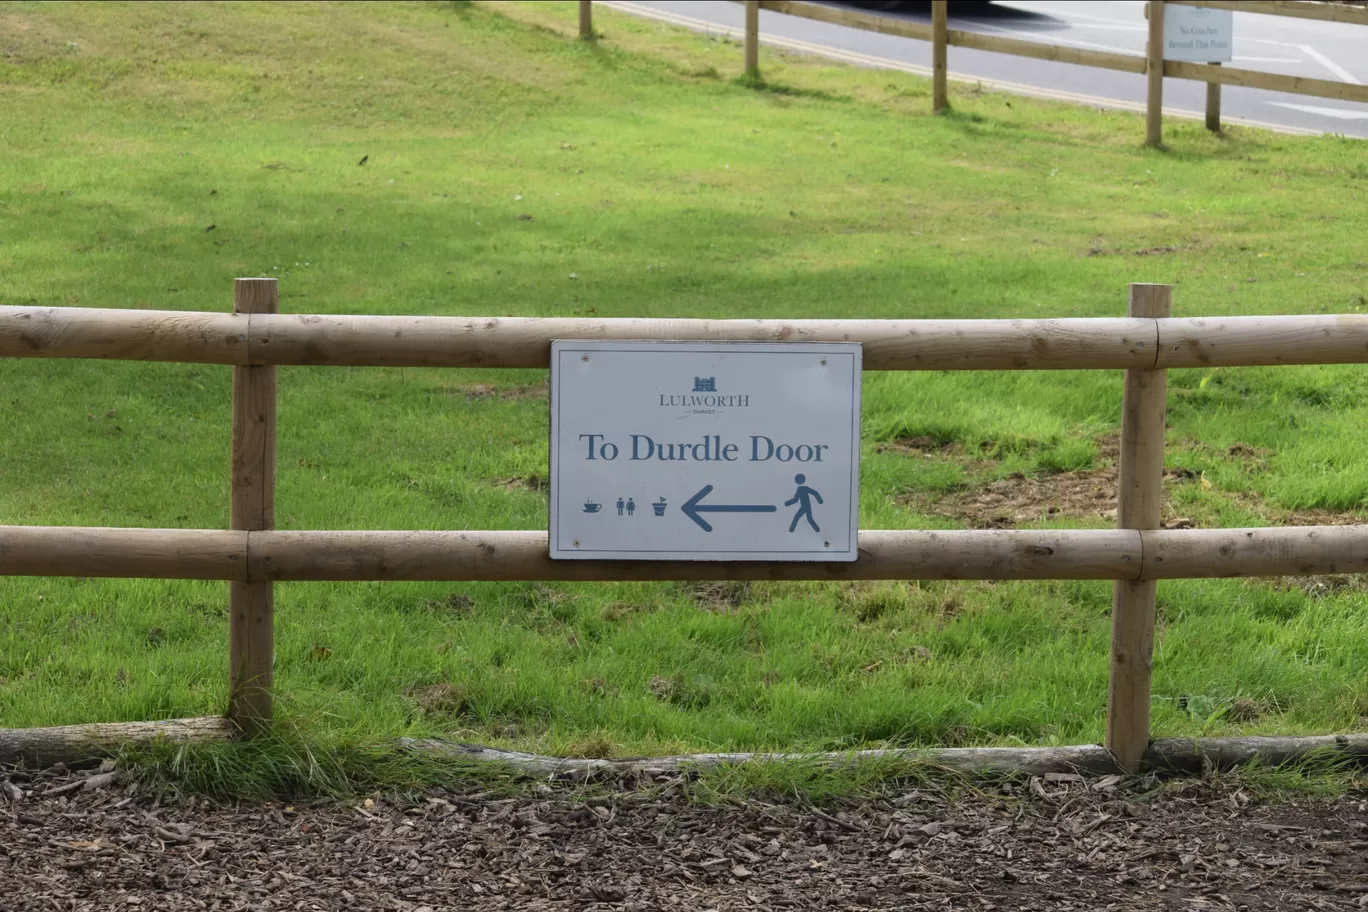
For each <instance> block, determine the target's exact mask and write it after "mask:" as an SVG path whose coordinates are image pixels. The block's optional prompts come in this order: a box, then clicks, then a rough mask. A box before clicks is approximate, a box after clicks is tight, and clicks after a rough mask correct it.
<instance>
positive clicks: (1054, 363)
mask: <svg viewBox="0 0 1368 912" xmlns="http://www.w3.org/2000/svg"><path fill="white" fill-rule="evenodd" d="M555 339H621V340H642V339H646V340H650V339H659V340H678V339H688V340H690V341H696V342H860V343H862V344H863V345H864V366H865V368H866V369H868V370H1091V369H1107V368H1111V369H1118V370H1119V369H1133V368H1181V367H1242V366H1261V365H1275V364H1276V365H1283V364H1363V363H1368V315H1361V314H1345V315H1336V316H1321V315H1308V316H1272V317H1202V318H1159V319H1151V318H1143V319H1142V318H1131V317H1085V318H1078V319H1062V320H663V319H630V318H607V319H591V318H559V317H548V318H541V317H378V316H333V315H325V314H288V315H287V314H224V313H202V312H182V311H148V310H114V309H107V310H101V309H95V308H81V307H6V306H0V357H9V358H94V359H105V360H123V361H180V362H197V363H203V364H231V365H237V366H245V365H266V364H279V365H291V364H293V365H333V366H351V367H491V368H492V367H499V368H503V367H522V368H544V367H547V366H548V365H549V364H550V361H551V342H552V340H555Z"/></svg>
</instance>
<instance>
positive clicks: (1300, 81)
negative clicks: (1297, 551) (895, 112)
mask: <svg viewBox="0 0 1368 912" xmlns="http://www.w3.org/2000/svg"><path fill="white" fill-rule="evenodd" d="M737 2H744V3H745V7H746V24H745V66H746V73H747V74H748V75H749V76H751V77H752V78H758V77H759V75H760V62H759V61H760V57H759V50H758V49H759V43H760V10H762V9H763V10H769V11H772V12H776V13H783V14H784V15H788V16H798V17H801V18H804V19H812V20H814V21H816V22H827V23H830V24H832V25H843V26H846V27H848V28H857V29H863V30H865V31H871V32H882V33H883V34H886V35H899V36H902V37H904V38H917V39H920V40H922V41H930V42H931V73H932V75H931V80H932V90H931V108H932V110H933V111H935V112H936V113H940V112H941V111H943V110H945V109H946V107H947V106H948V104H949V91H948V86H947V83H946V80H947V72H948V71H947V62H948V61H947V48H948V47H951V46H953V47H964V48H973V49H975V50H980V51H993V52H995V53H999V54H1012V55H1015V56H1017V57H1032V58H1035V59H1037V60H1053V61H1057V62H1060V63H1074V64H1078V65H1080V66H1090V67H1100V68H1102V69H1108V70H1119V71H1121V72H1125V73H1136V74H1142V75H1144V76H1145V78H1146V91H1145V144H1146V145H1151V146H1157V145H1160V144H1161V142H1162V141H1163V99H1164V77H1165V76H1168V77H1172V78H1176V79H1194V80H1197V81H1198V82H1205V83H1206V84H1207V96H1206V125H1207V128H1208V129H1210V130H1213V131H1218V132H1219V131H1220V129H1221V86H1222V85H1236V86H1246V87H1248V88H1252V89H1268V90H1270V91H1274V92H1289V93H1292V94H1295V95H1313V96H1316V97H1319V98H1336V99H1340V100H1342V101H1358V102H1364V103H1368V86H1362V85H1354V84H1353V83H1348V82H1336V81H1334V80H1330V79H1312V78H1310V77H1306V76H1286V75H1283V74H1280V73H1264V72H1260V71H1258V70H1245V69H1238V68H1235V67H1224V66H1221V65H1220V64H1219V63H1188V62H1185V61H1179V60H1165V59H1164V7H1165V5H1181V6H1201V7H1207V8H1209V9H1222V10H1233V11H1237V12H1246V13H1263V14H1267V15H1272V16H1290V17H1294V18H1299V19H1318V20H1322V21H1330V22H1340V23H1344V24H1345V25H1368V7H1351V6H1344V5H1337V4H1328V3H1318V2H1310V0H1168V2H1167V4H1166V3H1165V0H1150V2H1149V3H1148V4H1147V5H1146V11H1145V15H1146V17H1147V18H1148V20H1149V36H1148V41H1147V42H1146V51H1145V56H1143V57H1140V56H1137V55H1134V54H1118V53H1116V52H1114V51H1099V50H1091V49H1087V48H1074V47H1065V46H1063V45H1057V44H1047V43H1045V42H1038V41H1026V40H1023V39H1020V38H1006V37H1002V36H999V35H984V34H981V33H979V32H971V31H966V30H963V29H952V28H949V27H948V13H947V9H948V7H947V0H932V3H931V23H930V24H929V25H928V24H926V23H922V22H912V21H909V20H907V19H899V18H893V17H889V16H878V15H874V14H872V13H865V12H861V11H859V10H853V9H845V8H840V7H835V6H827V5H825V4H821V3H808V2H803V0H737ZM591 7H592V4H591V2H590V0H579V17H580V18H579V22H580V37H581V38H592V37H593V28H592V21H591V19H592V13H591ZM1364 38H1365V41H1366V42H1368V33H1365V36H1364ZM1236 40H1238V37H1237V39H1236Z"/></svg>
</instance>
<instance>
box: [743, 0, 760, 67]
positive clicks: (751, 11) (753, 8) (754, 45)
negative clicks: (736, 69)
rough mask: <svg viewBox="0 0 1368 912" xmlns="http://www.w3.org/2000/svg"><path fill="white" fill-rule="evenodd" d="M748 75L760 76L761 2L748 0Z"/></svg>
mask: <svg viewBox="0 0 1368 912" xmlns="http://www.w3.org/2000/svg"><path fill="white" fill-rule="evenodd" d="M746 75H747V76H749V77H750V78H751V79H758V78H760V2H759V0H746Z"/></svg>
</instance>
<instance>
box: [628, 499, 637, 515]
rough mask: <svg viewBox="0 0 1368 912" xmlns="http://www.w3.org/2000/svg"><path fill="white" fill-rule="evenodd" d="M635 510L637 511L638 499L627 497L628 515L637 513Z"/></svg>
mask: <svg viewBox="0 0 1368 912" xmlns="http://www.w3.org/2000/svg"><path fill="white" fill-rule="evenodd" d="M635 512H636V501H635V500H632V498H630V497H629V498H627V515H628V516H631V515H632V514H633V513H635Z"/></svg>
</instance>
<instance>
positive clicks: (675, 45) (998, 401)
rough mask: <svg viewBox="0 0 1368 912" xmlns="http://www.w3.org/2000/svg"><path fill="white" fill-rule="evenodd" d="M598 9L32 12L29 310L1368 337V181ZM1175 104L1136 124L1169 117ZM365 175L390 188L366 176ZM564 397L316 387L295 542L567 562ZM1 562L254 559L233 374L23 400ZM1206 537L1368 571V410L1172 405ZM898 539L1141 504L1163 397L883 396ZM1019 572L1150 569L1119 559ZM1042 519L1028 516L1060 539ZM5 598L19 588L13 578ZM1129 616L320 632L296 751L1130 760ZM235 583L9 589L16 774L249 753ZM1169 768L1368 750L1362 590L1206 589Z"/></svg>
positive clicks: (9, 385)
mask: <svg viewBox="0 0 1368 912" xmlns="http://www.w3.org/2000/svg"><path fill="white" fill-rule="evenodd" d="M573 17H574V5H573V4H550V3H527V4H517V5H507V6H505V5H499V4H490V5H485V4H459V3H458V4H452V3H413V2H407V3H389V4H364V3H349V4H327V3H295V4H252V3H199V4H137V5H133V4H120V3H103V4H58V3H16V2H5V3H0V107H2V108H3V115H2V116H0V148H3V150H4V155H3V156H0V303H5V304H39V305H59V306H76V307H127V308H149V309H182V310H220V311H222V310H227V309H229V308H230V306H231V288H232V279H233V277H235V276H242V275H268V276H276V277H279V279H280V287H281V309H282V310H283V311H285V312H294V313H301V312H319V313H338V314H344V313H374V314H468V315H485V314H491V315H506V314H517V315H563V316H569V315H576V314H580V315H584V314H596V315H599V316H646V317H680V316H695V317H742V316H746V317H790V318H802V317H870V318H875V317H890V318H891V317H898V318H918V317H985V318H993V317H996V318H1001V317H1068V316H1117V315H1122V314H1124V312H1125V306H1126V286H1127V283H1129V282H1169V283H1173V284H1174V285H1176V291H1175V311H1176V313H1177V314H1178V315H1187V316H1194V315H1223V314H1275V313H1344V312H1348V313H1355V312H1363V311H1364V309H1365V306H1368V298H1365V295H1366V294H1368V265H1366V264H1365V261H1364V258H1365V256H1368V254H1365V253H1364V248H1363V243H1362V239H1363V238H1364V237H1368V192H1366V191H1365V187H1368V180H1366V179H1368V158H1365V151H1364V150H1365V146H1364V145H1363V144H1361V143H1359V142H1355V141H1350V140H1345V139H1342V138H1335V137H1325V138H1317V139H1306V138H1293V137H1287V136H1279V135H1273V134H1268V133H1262V132H1256V131H1249V130H1243V129H1237V130H1234V131H1233V132H1232V133H1231V134H1230V135H1228V136H1226V137H1224V138H1216V137H1212V136H1210V135H1208V134H1206V133H1205V131H1203V130H1202V129H1201V127H1200V125H1198V124H1190V123H1184V122H1176V123H1170V124H1168V125H1167V137H1166V138H1167V141H1168V143H1169V144H1170V149H1169V150H1168V151H1165V152H1160V151H1154V150H1144V149H1142V148H1141V147H1140V140H1141V137H1142V134H1143V129H1142V123H1141V120H1140V119H1139V118H1138V117H1136V116H1133V115H1129V114H1120V113H1103V112H1096V111H1087V110H1082V109H1078V108H1072V107H1067V106H1063V105H1057V104H1048V103H1043V102H1035V101H1031V100H1027V99H1022V98H1013V97H1009V96H1003V95H995V94H990V93H981V92H978V91H972V90H970V89H968V88H966V87H958V88H957V89H956V90H955V91H954V93H953V94H952V104H953V107H954V110H953V113H951V114H950V115H948V116H944V117H932V116H930V114H929V113H928V112H929V107H930V104H929V97H928V92H929V87H928V85H927V84H926V83H925V82H924V81H922V80H919V79H916V78H913V77H910V76H907V75H903V74H897V73H888V72H879V71H869V70H855V69H850V68H845V67H839V66H832V65H828V64H827V63H824V62H821V61H817V60H806V59H801V58H796V57H787V56H784V57H781V56H778V55H777V54H773V53H769V52H765V53H763V54H762V59H761V62H762V67H763V69H764V72H765V76H766V80H767V82H766V84H765V85H764V86H763V87H761V88H753V87H747V86H745V85H741V84H738V82H737V81H736V80H735V78H734V77H735V76H737V74H738V73H739V71H740V64H741V52H740V49H739V48H738V47H737V46H735V45H731V44H727V43H721V42H717V41H714V40H710V39H707V38H704V37H701V36H697V35H692V34H686V33H683V32H680V31H673V30H670V29H668V28H666V27H664V26H659V25H656V24H652V23H649V22H644V21H639V20H634V19H631V18H629V17H626V16H622V15H617V14H614V13H612V12H609V11H604V10H599V11H598V12H597V13H596V20H595V21H596V25H597V26H598V27H599V28H601V29H602V30H603V31H604V32H605V37H604V38H603V39H602V40H601V41H599V42H597V43H592V44H587V43H582V42H578V41H575V40H573V38H572V34H571V33H572V31H573ZM1137 78H1138V77H1137ZM363 159H364V164H360V162H362V161H363ZM544 383H545V373H544V372H541V371H503V372H498V371H454V370H453V371H439V370H397V369H349V368H282V369H281V371H280V424H279V427H280V441H279V460H278V461H279V467H280V468H279V493H278V509H277V523H278V526H279V528H282V529H372V528H373V529H536V528H543V527H544V525H545V523H546V513H547V501H546V496H545V491H544V487H543V484H542V481H543V480H544V477H545V474H546V467H545V466H546V458H547V422H546V400H545V386H544ZM0 384H3V408H0V522H3V523H10V524H33V525H42V524H55V525H63V524H77V525H109V526H153V527H196V528H199V527H206V528H224V527H226V525H227V519H228V477H229V472H228V437H229V419H230V415H229V402H230V395H229V393H230V390H229V385H230V371H229V370H228V369H227V368H220V367H213V366H194V365H164V364H142V363H95V362H79V361H73V362H56V361H54V362H41V361H27V360H0ZM1170 384H1171V389H1172V394H1171V399H1170V406H1171V410H1170V430H1169V437H1168V443H1169V448H1168V464H1169V467H1170V468H1171V469H1173V470H1175V471H1174V475H1173V477H1171V478H1170V481H1169V484H1170V494H1171V497H1172V506H1171V508H1170V510H1169V514H1168V515H1169V517H1170V518H1173V517H1177V516H1182V517H1185V518H1189V519H1191V520H1192V521H1193V522H1195V523H1197V524H1198V525H1208V526H1215V525H1235V524H1267V523H1276V522H1286V521H1298V520H1301V519H1305V518H1310V519H1311V520H1313V521H1349V520H1351V519H1353V518H1354V517H1356V516H1359V515H1360V514H1359V513H1358V512H1357V511H1360V510H1362V509H1363V508H1364V507H1365V506H1368V459H1365V458H1363V452H1362V449H1361V448H1362V439H1363V436H1362V428H1363V427H1364V425H1365V421H1368V408H1365V405H1364V393H1365V391H1368V378H1366V376H1365V374H1364V372H1363V371H1362V370H1360V369H1358V368H1329V367H1327V368H1279V369H1248V370H1231V369H1223V370H1214V371H1207V372H1201V371H1176V372H1174V373H1173V374H1172V376H1171V378H1170ZM864 401H865V412H864V426H863V433H864V448H863V455H862V461H863V473H864V474H863V478H862V499H861V525H862V527H864V528H927V527H940V528H953V527H956V526H961V525H966V524H972V523H973V522H974V521H975V518H974V516H972V515H969V513H968V512H966V510H965V508H964V507H963V505H964V504H965V503H967V502H968V501H970V500H972V499H973V497H974V496H975V494H976V492H981V491H983V490H987V489H990V488H991V486H992V485H993V484H994V483H995V482H999V481H1001V480H1002V479H1006V478H1009V477H1010V476H1012V475H1013V474H1014V473H1021V474H1023V475H1025V476H1026V477H1027V478H1028V479H1032V480H1033V481H1034V482H1035V483H1038V484H1039V485H1040V486H1042V489H1044V490H1047V491H1049V490H1053V488H1051V486H1052V485H1065V486H1067V485H1070V484H1083V485H1086V484H1088V483H1089V480H1090V479H1093V478H1095V477H1096V478H1102V477H1104V476H1105V471H1106V468H1107V463H1108V461H1109V456H1108V447H1107V435H1109V434H1112V433H1114V432H1115V430H1116V428H1117V427H1118V421H1119V413H1120V403H1121V377H1120V375H1119V373H1117V372H1087V373H1068V374H1064V373H929V374H908V373H903V374H896V375H894V374H870V375H868V376H867V377H866V378H865V383H864ZM1044 506H1045V504H1044V502H1042V503H1041V504H1040V505H1039V507H1040V509H1037V510H1035V513H1034V515H1025V516H1017V517H1015V519H1014V520H1013V521H1014V522H1015V523H1016V524H1017V525H1019V526H1031V525H1040V524H1044V525H1066V526H1089V525H1091V526H1105V525H1107V523H1108V520H1106V519H1105V518H1104V517H1102V516H1101V515H1098V514H1097V513H1096V512H1092V513H1086V512H1076V513H1075V512H1070V511H1068V510H1065V511H1064V512H1061V513H1056V514H1047V512H1046V510H1045V509H1044ZM1032 509H1034V508H1031V507H1028V508H1027V513H1028V514H1030V512H1031V510H1032ZM0 560H3V555H0ZM1110 592H1111V587H1110V585H1109V584H1106V583H1041V584H1007V583H999V584H990V583H957V584H950V583H915V582H911V583H886V584H857V585H815V584H813V585H807V584H782V585H779V584H756V585H753V586H748V587H747V586H736V585H732V586H686V585H678V584H650V585H645V584H621V585H619V584H613V585H607V584H601V585H541V584H536V585H534V584H521V583H498V584H494V583H488V584H471V585H450V584H348V585H343V584H289V585H282V586H280V587H278V589H277V637H278V640H277V643H278V645H277V652H278V655H277V686H278V689H279V694H278V701H279V702H278V705H279V707H280V712H281V714H282V716H283V717H284V718H286V719H287V720H289V721H290V722H291V723H292V724H293V725H294V726H296V728H297V730H298V731H299V732H300V733H301V736H302V737H303V738H304V739H305V740H306V741H307V742H308V743H310V744H313V745H315V746H320V747H322V746H337V745H344V744H353V745H357V744H374V743H379V742H380V741H381V740H383V739H387V738H390V737H393V736H396V735H401V734H413V735H436V736H450V737H459V738H463V739H469V740H479V741H484V742H490V743H497V744H505V745H513V746H518V747H521V748H526V749H532V750H538V751H542V752H551V753H557V752H569V753H576V754H588V755H607V754H625V753H657V752H678V751H688V750H705V749H706V750H714V749H731V750H745V749H752V748H786V749H797V750H803V749H840V748H847V747H856V746H877V745H914V744H955V745H962V744H1022V743H1026V744H1055V743H1076V742H1089V741H1097V740H1099V739H1100V738H1101V735H1102V731H1103V716H1104V708H1105V699H1106V674H1107V660H1106V643H1107V637H1108V625H1109V619H1108V615H1109V610H1110ZM226 597H227V589H226V586H225V585H224V584H219V583H192V582H154V581H120V580H91V579H30V578H4V579H0V725H4V726H35V725H55V724H63V723H74V722H82V721H93V720H108V721H112V720H124V719H130V720H131V719H148V718H163V717H172V716H189V715H201V714H211V713H217V712H221V711H222V710H223V708H224V706H225V704H226V661H227V659H226V639H227V623H226V616H225V615H226ZM1159 599H1160V606H1159V611H1160V630H1159V633H1158V640H1157V645H1156V651H1155V698H1154V707H1153V708H1154V727H1155V731H1156V733H1158V734H1163V735H1190V734H1199V733H1210V734H1217V733H1234V732H1281V733H1303V732H1306V733H1325V732H1332V731H1348V730H1354V729H1361V728H1363V727H1364V726H1365V725H1368V680H1365V677H1364V668H1365V667H1368V635H1366V634H1368V631H1365V618H1368V613H1366V612H1365V609H1368V597H1366V596H1365V589H1364V588H1363V587H1361V586H1360V585H1358V584H1357V583H1355V582H1353V581H1347V580H1313V581H1310V582H1306V581H1290V580H1280V581H1248V582H1244V581H1220V582H1176V583H1164V584H1162V585H1161V586H1160V589H1159Z"/></svg>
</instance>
